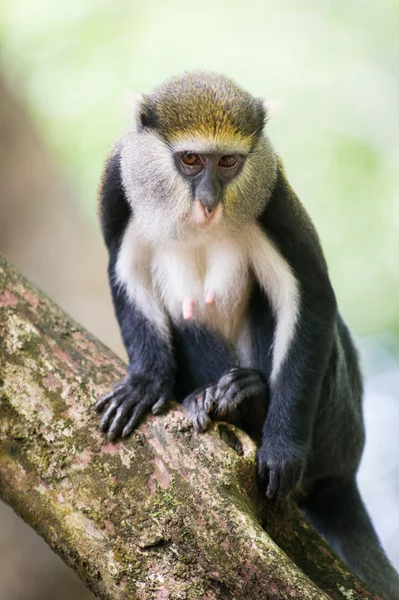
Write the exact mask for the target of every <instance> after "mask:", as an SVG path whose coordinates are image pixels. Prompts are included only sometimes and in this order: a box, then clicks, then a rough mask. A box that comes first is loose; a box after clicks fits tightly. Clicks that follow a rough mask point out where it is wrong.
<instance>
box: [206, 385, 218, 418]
mask: <svg viewBox="0 0 399 600" xmlns="http://www.w3.org/2000/svg"><path fill="white" fill-rule="evenodd" d="M203 406H204V411H205V412H206V413H208V415H209V414H210V413H211V412H212V411H213V409H214V408H215V389H214V387H208V388H206V390H205V396H204V400H203Z"/></svg>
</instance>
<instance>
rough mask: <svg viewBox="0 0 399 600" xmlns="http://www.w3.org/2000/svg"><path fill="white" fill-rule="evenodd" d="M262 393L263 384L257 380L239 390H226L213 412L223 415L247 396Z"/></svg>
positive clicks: (252, 396) (236, 406)
mask: <svg viewBox="0 0 399 600" xmlns="http://www.w3.org/2000/svg"><path fill="white" fill-rule="evenodd" d="M262 393H263V385H262V384H261V383H260V382H259V380H257V381H256V382H254V383H253V384H252V385H249V387H246V388H244V389H243V390H241V391H240V392H237V393H235V392H234V390H232V392H230V390H228V391H227V392H226V393H225V394H224V396H222V398H221V399H220V400H219V401H218V403H217V405H216V408H215V410H214V411H213V412H214V415H215V416H217V417H225V416H226V415H228V414H229V413H230V412H232V411H234V410H236V408H238V406H239V405H240V404H241V403H242V402H243V401H244V400H247V399H248V398H255V397H256V396H260V395H261V394H262Z"/></svg>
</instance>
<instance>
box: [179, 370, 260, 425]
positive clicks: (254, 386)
mask: <svg viewBox="0 0 399 600" xmlns="http://www.w3.org/2000/svg"><path fill="white" fill-rule="evenodd" d="M266 392H267V390H266V384H265V382H264V380H263V378H262V376H261V375H260V373H259V372H258V371H254V370H251V369H240V368H234V369H231V371H228V372H227V373H225V375H223V376H222V377H221V378H220V379H219V381H218V382H217V383H216V384H214V385H209V386H205V387H203V388H199V389H198V390H196V391H195V392H193V393H192V394H190V395H189V396H187V398H186V399H185V400H184V402H183V407H184V409H185V411H186V413H187V415H188V417H189V419H190V420H191V422H192V424H193V426H194V429H195V430H196V431H205V430H206V429H207V427H208V425H209V424H210V422H211V420H212V419H218V418H219V419H220V418H226V417H229V416H231V415H233V414H234V413H236V411H237V409H238V407H239V405H240V404H241V403H242V402H244V401H245V400H248V399H249V398H254V397H256V396H266Z"/></svg>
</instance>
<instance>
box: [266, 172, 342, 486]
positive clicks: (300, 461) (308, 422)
mask: <svg viewBox="0 0 399 600" xmlns="http://www.w3.org/2000/svg"><path fill="white" fill-rule="evenodd" d="M260 223H261V226H262V228H263V230H264V232H265V233H266V235H267V236H268V238H269V239H270V240H271V241H272V242H273V243H274V245H275V246H276V248H277V249H278V251H279V253H280V254H281V256H282V257H283V258H284V260H285V261H286V263H287V264H288V265H289V267H290V271H291V273H292V275H293V277H294V278H295V279H294V280H295V281H296V285H297V287H296V289H297V297H296V303H295V304H296V306H292V307H291V310H292V311H294V310H295V319H292V318H291V317H290V315H289V314H284V315H283V316H282V318H283V319H285V321H284V320H283V323H282V324H281V326H282V328H283V329H284V327H287V328H290V329H291V331H289V332H288V334H289V335H290V340H289V343H288V345H287V348H286V352H285V355H284V356H283V357H281V356H280V357H279V359H278V361H277V356H276V355H277V353H278V349H277V338H276V335H275V338H274V344H273V347H272V348H273V369H272V373H271V376H270V404H269V410H268V416H267V419H266V421H265V424H264V427H263V434H262V443H261V446H260V448H259V451H258V472H259V475H260V478H261V479H262V480H264V481H266V482H267V495H268V496H269V497H274V496H278V497H280V498H282V497H284V496H285V495H286V494H287V493H288V492H290V491H291V490H293V489H294V487H295V486H296V484H297V483H298V481H299V479H300V477H301V474H302V472H303V469H304V468H305V465H306V460H307V455H308V453H309V451H310V446H311V440H312V432H313V425H314V418H315V414H316V410H317V405H318V401H319V395H320V388H321V383H322V380H323V377H324V374H325V372H326V366H327V364H328V361H329V358H330V354H331V348H332V342H333V331H334V324H335V322H336V318H337V307H336V300H335V296H334V292H333V290H332V287H331V284H330V281H329V277H328V272H327V267H326V263H325V260H324V257H323V254H322V250H321V247H320V244H319V241H318V238H317V234H316V233H315V230H314V228H313V225H312V223H311V221H310V219H309V217H308V216H307V214H306V212H305V210H304V208H303V207H302V206H301V204H300V203H299V200H298V199H297V198H296V196H295V194H294V193H293V191H292V190H291V188H290V186H289V184H288V183H287V181H286V179H285V177H284V173H283V170H282V167H281V165H280V164H279V173H278V178H277V183H276V188H275V190H274V193H273V196H272V198H271V199H270V201H269V204H268V205H267V207H266V209H265V211H264V213H263V215H262V216H261V218H260ZM278 319H279V315H277V316H276V320H277V321H278ZM277 327H278V323H276V332H277ZM277 362H278V363H279V364H277Z"/></svg>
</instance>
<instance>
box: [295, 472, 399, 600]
mask: <svg viewBox="0 0 399 600" xmlns="http://www.w3.org/2000/svg"><path fill="white" fill-rule="evenodd" d="M301 508H302V509H303V511H304V513H305V515H306V516H307V518H308V519H309V521H310V522H311V523H312V525H313V526H314V527H315V528H316V529H317V530H318V531H319V533H321V534H322V536H323V537H324V538H325V539H326V540H327V542H328V543H329V545H330V546H331V547H332V548H333V550H335V552H336V553H337V554H338V555H339V556H340V557H341V558H342V560H343V561H344V562H345V563H346V564H347V565H348V567H349V568H350V569H351V570H352V571H353V572H354V573H355V574H356V575H358V577H360V579H362V580H363V581H364V582H365V583H366V584H367V585H368V586H369V587H370V589H371V590H373V591H375V592H377V593H378V594H380V595H381V596H382V597H383V598H384V599H385V600H399V575H398V573H397V572H396V571H395V569H394V568H393V566H392V565H391V563H390V561H389V559H388V557H387V556H386V554H385V552H384V550H383V548H382V546H381V543H380V541H379V539H378V536H377V534H376V532H375V530H374V527H373V525H372V523H371V520H370V517H369V515H368V514H367V510H366V508H365V506H364V504H363V501H362V498H361V496H360V492H359V489H358V487H357V483H356V481H355V480H354V479H353V480H350V481H341V480H332V479H331V480H328V481H324V482H320V483H319V484H318V487H317V488H316V489H315V490H314V492H312V494H311V495H310V496H308V497H307V498H306V499H305V500H303V502H301Z"/></svg>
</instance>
